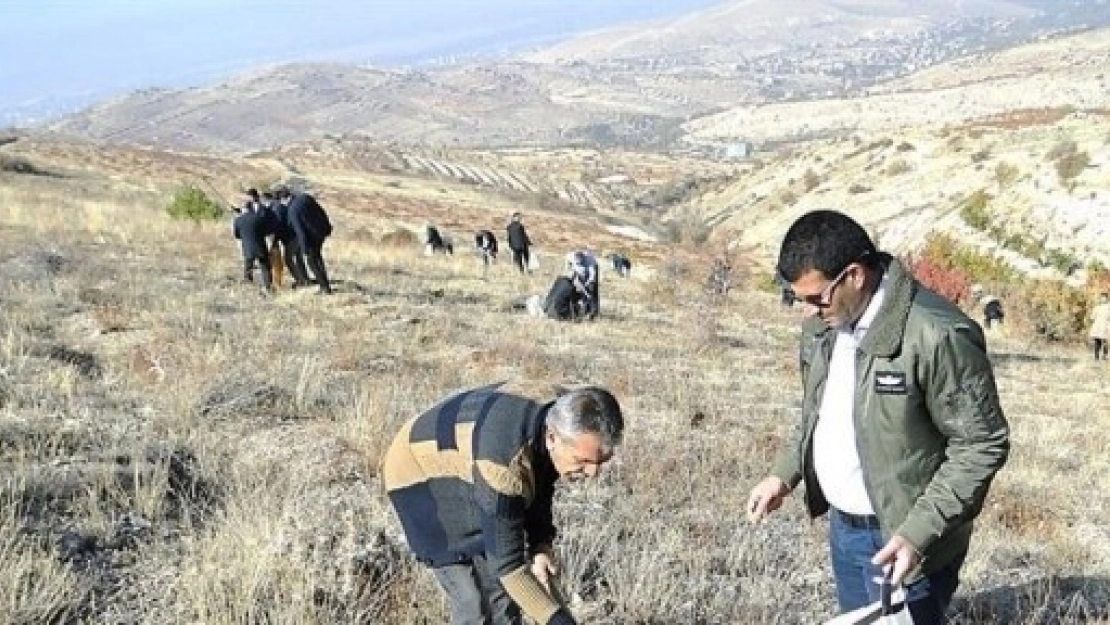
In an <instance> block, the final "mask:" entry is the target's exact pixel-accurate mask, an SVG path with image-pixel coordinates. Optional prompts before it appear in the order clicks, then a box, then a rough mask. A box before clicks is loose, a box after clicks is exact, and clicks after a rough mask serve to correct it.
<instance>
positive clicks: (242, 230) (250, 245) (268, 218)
mask: <svg viewBox="0 0 1110 625" xmlns="http://www.w3.org/2000/svg"><path fill="white" fill-rule="evenodd" d="M232 232H233V233H234V234H235V238H236V239H239V241H241V242H242V246H243V258H265V257H266V256H267V253H266V250H267V249H269V248H268V246H267V245H266V237H268V236H271V235H273V234H274V233H275V232H277V218H276V217H275V216H274V213H273V212H271V211H269V210H266V209H260V210H245V211H243V212H242V213H239V216H238V217H236V218H235V222H234V224H233V226H232Z"/></svg>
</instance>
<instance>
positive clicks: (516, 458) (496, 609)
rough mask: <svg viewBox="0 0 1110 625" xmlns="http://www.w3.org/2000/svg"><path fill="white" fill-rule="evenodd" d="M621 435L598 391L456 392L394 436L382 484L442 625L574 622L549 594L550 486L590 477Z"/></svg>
mask: <svg viewBox="0 0 1110 625" xmlns="http://www.w3.org/2000/svg"><path fill="white" fill-rule="evenodd" d="M623 431H624V419H623V417H622V415H621V409H620V405H619V404H618V403H617V400H616V399H615V398H614V397H613V396H612V395H611V394H610V393H609V392H608V391H606V390H604V389H602V388H598V387H593V386H587V387H578V388H572V389H567V388H563V387H560V386H558V385H554V384H547V383H526V382H509V383H498V384H492V385H489V386H484V387H479V388H476V389H471V390H465V391H462V392H459V393H456V394H454V395H451V396H449V397H447V398H445V399H443V400H442V401H441V402H440V403H438V404H437V405H435V406H433V407H432V408H431V409H430V410H428V411H427V412H425V413H424V414H422V415H420V416H418V417H416V418H415V419H413V420H411V421H409V422H408V423H406V424H405V425H404V426H402V428H401V430H400V432H399V433H398V434H397V436H396V438H395V439H394V440H393V443H392V445H391V446H390V448H389V451H388V452H387V453H386V457H385V463H384V466H383V469H382V477H383V481H384V483H385V487H386V490H387V492H388V493H389V499H390V503H391V504H392V506H393V508H394V510H395V512H396V513H397V517H398V518H399V520H400V522H401V525H402V527H403V528H404V532H405V536H406V538H407V540H408V544H409V547H410V548H411V549H412V550H413V552H414V554H415V555H416V558H417V559H418V560H420V561H421V562H422V563H424V564H425V565H427V566H429V567H431V568H432V571H433V573H434V574H435V577H436V579H437V580H438V581H439V583H440V585H441V586H442V587H443V589H444V591H445V593H446V594H447V599H448V603H449V605H450V609H451V622H452V623H454V624H456V625H459V624H471V623H473V624H490V623H492V624H496V625H510V624H512V625H515V624H518V623H523V620H522V614H523V615H524V616H527V617H528V618H530V619H532V620H534V621H535V622H537V623H541V624H549V625H565V624H569V623H574V622H575V621H574V619H573V617H572V616H571V615H570V612H569V611H568V610H567V608H566V607H565V606H563V605H561V603H560V601H559V600H558V591H557V590H555V587H554V586H553V584H554V582H555V578H556V576H557V575H558V570H559V567H558V563H557V562H556V560H555V557H554V555H553V551H552V541H553V540H554V538H555V527H554V526H553V524H552V513H551V504H552V498H553V495H554V492H555V482H556V481H557V480H558V479H559V478H560V477H563V478H566V479H568V480H577V479H581V478H587V477H595V476H597V474H598V471H599V469H600V468H601V465H603V464H604V463H606V462H608V461H609V459H610V458H611V457H612V455H613V451H614V448H615V447H616V446H617V444H619V443H620V440H621V436H622V434H623Z"/></svg>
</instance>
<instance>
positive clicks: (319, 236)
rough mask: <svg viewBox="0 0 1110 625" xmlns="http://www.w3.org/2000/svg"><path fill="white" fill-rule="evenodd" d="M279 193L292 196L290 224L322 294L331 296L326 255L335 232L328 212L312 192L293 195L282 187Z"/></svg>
mask: <svg viewBox="0 0 1110 625" xmlns="http://www.w3.org/2000/svg"><path fill="white" fill-rule="evenodd" d="M279 193H280V195H282V196H288V215H289V225H290V227H291V228H292V229H293V234H294V235H295V237H296V239H297V245H298V247H299V248H300V250H299V251H300V252H301V253H302V254H304V258H305V260H306V261H307V265H308V268H309V269H311V270H312V274H313V276H314V277H315V278H316V284H317V285H318V286H319V287H320V292H321V293H325V294H331V292H332V290H331V282H330V281H328V270H327V267H326V266H325V265H324V255H323V248H324V241H326V240H327V238H328V237H329V236H331V231H332V225H331V220H329V219H328V214H327V212H325V211H324V208H323V207H322V206H320V203H319V202H317V201H316V198H314V197H312V196H311V195H309V194H308V193H303V192H299V193H290V192H289V190H288V189H287V188H282V190H281V191H279ZM283 201H284V200H283Z"/></svg>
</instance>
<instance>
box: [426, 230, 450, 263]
mask: <svg viewBox="0 0 1110 625" xmlns="http://www.w3.org/2000/svg"><path fill="white" fill-rule="evenodd" d="M437 252H442V253H443V254H444V255H453V254H454V253H455V246H454V245H453V244H452V242H451V239H450V238H449V237H446V236H444V235H443V234H441V233H440V231H439V228H436V227H435V225H433V224H427V225H425V226H424V255H425V256H431V255H432V254H435V253H437Z"/></svg>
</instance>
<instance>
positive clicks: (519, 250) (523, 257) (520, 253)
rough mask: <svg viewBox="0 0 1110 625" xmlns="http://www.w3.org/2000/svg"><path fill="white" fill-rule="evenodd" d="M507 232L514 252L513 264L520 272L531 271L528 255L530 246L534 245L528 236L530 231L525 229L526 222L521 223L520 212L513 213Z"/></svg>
mask: <svg viewBox="0 0 1110 625" xmlns="http://www.w3.org/2000/svg"><path fill="white" fill-rule="evenodd" d="M505 232H506V234H507V235H508V239H509V249H510V250H512V252H513V264H515V265H516V266H517V268H518V269H520V273H531V269H530V268H529V266H528V263H529V261H530V260H531V259H530V258H529V255H528V248H529V247H531V245H532V240H531V239H529V238H528V233H527V232H526V231H525V230H524V224H522V223H520V213H519V212H517V213H513V217H512V220H511V221H509V225H508V226H506V227H505Z"/></svg>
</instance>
